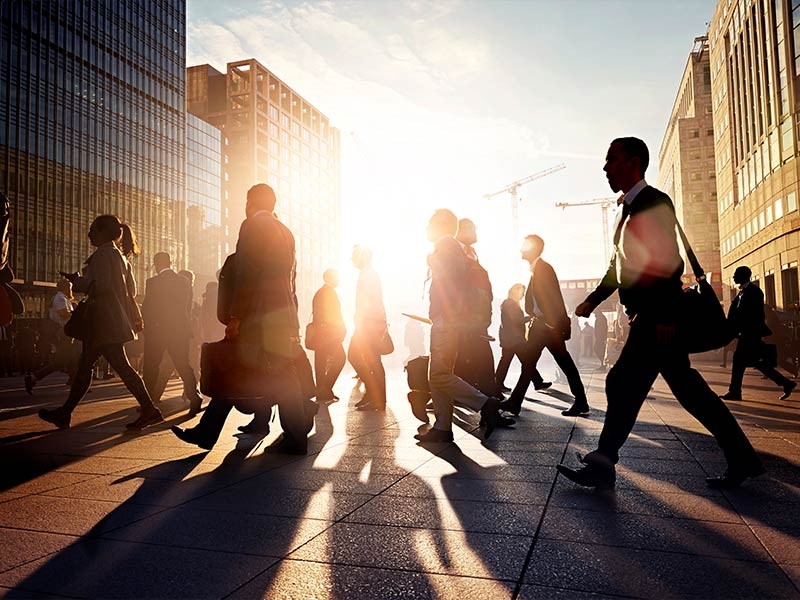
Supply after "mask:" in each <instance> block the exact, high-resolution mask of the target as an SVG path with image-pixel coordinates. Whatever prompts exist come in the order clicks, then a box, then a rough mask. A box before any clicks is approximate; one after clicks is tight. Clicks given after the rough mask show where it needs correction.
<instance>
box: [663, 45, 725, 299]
mask: <svg viewBox="0 0 800 600" xmlns="http://www.w3.org/2000/svg"><path fill="white" fill-rule="evenodd" d="M710 71H711V69H710V61H709V53H708V39H707V38H706V37H699V38H696V39H695V43H694V48H693V49H692V52H691V53H690V54H689V59H688V60H687V62H686V68H685V69H684V71H683V76H682V77H681V81H680V85H679V86H678V94H677V96H676V98H675V104H674V105H673V107H672V114H671V115H670V118H669V123H668V124H667V130H666V132H665V133H664V139H663V141H662V142H661V150H660V151H659V153H658V183H657V184H656V187H658V188H659V189H661V190H663V191H664V192H666V193H667V194H669V196H670V198H672V200H673V202H674V203H675V213H676V215H677V216H678V220H679V221H680V223H681V225H682V226H683V229H684V231H685V232H686V236H687V237H688V238H689V241H690V242H691V244H692V248H693V249H694V251H695V254H697V258H698V260H699V261H700V265H701V266H702V267H703V269H704V270H705V272H706V274H707V275H708V277H709V281H710V282H711V285H712V286H713V287H714V289H715V291H716V292H717V294H718V295H719V296H720V298H721V297H722V268H721V264H720V250H719V247H720V242H719V239H720V238H719V225H718V221H717V216H718V209H717V174H716V167H715V161H714V125H713V119H712V109H711V72H710ZM684 254H685V253H684ZM685 264H686V271H685V273H686V276H685V277H684V279H685V280H686V281H687V282H692V283H693V282H694V277H693V273H692V268H691V266H690V265H689V263H688V262H685Z"/></svg>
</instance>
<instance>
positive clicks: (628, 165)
mask: <svg viewBox="0 0 800 600" xmlns="http://www.w3.org/2000/svg"><path fill="white" fill-rule="evenodd" d="M649 160H650V155H649V152H648V150H647V146H646V145H645V143H644V142H643V141H641V140H640V139H637V138H630V137H629V138H619V139H616V140H614V141H613V142H611V146H610V148H609V149H608V154H607V155H606V163H605V166H604V167H603V170H604V171H605V172H606V177H607V178H608V183H609V185H610V187H611V189H612V190H614V191H615V192H619V191H621V192H623V194H624V195H623V196H622V198H621V203H622V213H621V217H620V220H619V221H618V223H617V227H616V232H615V234H614V257H613V258H612V260H611V265H610V266H609V269H608V271H607V272H606V274H605V276H604V277H603V279H602V281H601V282H600V284H599V285H598V287H597V289H595V290H594V291H593V292H592V293H591V294H589V296H588V297H587V298H586V300H584V301H583V302H582V303H581V304H580V305H578V307H577V308H576V309H575V312H576V313H577V314H578V315H579V316H582V317H588V316H589V315H590V314H591V313H592V311H593V310H594V309H595V308H597V307H598V306H599V305H600V304H601V303H602V302H603V301H604V300H605V299H606V298H608V297H609V296H611V294H612V293H613V292H614V291H615V290H618V291H619V299H620V302H622V304H623V305H624V306H625V310H626V312H627V314H628V315H629V316H630V318H631V321H630V332H629V334H628V338H627V341H626V343H625V346H624V348H623V349H622V352H621V354H620V357H619V359H618V360H617V362H616V364H615V365H614V366H613V367H612V368H611V370H610V371H609V373H608V376H607V378H606V396H607V398H608V408H607V410H606V416H605V421H604V423H603V430H602V432H601V434H600V440H599V443H598V447H597V450H595V451H593V452H591V453H589V454H588V455H586V456H585V457H583V458H582V459H581V462H582V463H583V466H582V467H581V468H579V469H577V470H575V469H572V468H570V467H567V466H566V465H559V466H558V470H559V472H560V473H562V474H563V475H565V476H566V477H567V478H568V479H570V480H572V481H574V482H576V483H578V484H580V485H584V486H588V487H610V486H613V485H614V482H615V480H616V468H615V465H616V464H617V462H618V461H619V451H620V448H622V446H623V444H624V443H625V441H626V440H627V439H628V436H629V435H630V433H631V430H632V429H633V426H634V424H635V423H636V418H637V416H638V414H639V410H640V409H641V407H642V404H643V403H644V400H645V398H646V397H647V394H648V392H649V391H650V388H651V387H652V385H653V382H654V381H655V379H656V377H657V376H658V375H659V374H661V376H662V377H663V378H664V380H665V381H666V382H667V385H668V386H669V387H670V389H671V390H672V393H673V394H675V397H676V399H677V400H678V402H679V403H680V404H681V406H683V407H684V408H685V409H686V410H687V411H688V412H689V413H690V414H691V415H692V416H693V417H695V418H696V419H697V420H698V421H700V423H701V424H702V425H703V426H704V427H705V428H706V429H708V430H709V431H710V432H711V434H712V435H713V436H714V438H715V439H716V440H717V443H718V444H719V445H720V447H721V448H722V451H723V452H724V454H725V458H726V459H727V461H728V469H727V470H726V472H725V474H724V475H723V476H721V477H712V478H709V479H708V480H707V481H708V483H709V485H711V486H713V487H722V488H733V487H737V486H738V485H740V484H741V483H742V482H743V481H744V480H746V479H747V478H749V477H755V476H757V475H760V474H761V473H763V472H764V467H763V466H762V464H761V460H760V459H759V457H758V455H757V454H756V452H755V450H753V447H752V445H751V444H750V442H749V441H748V439H747V437H746V436H745V435H744V433H743V432H742V429H741V427H739V424H738V423H737V422H736V419H735V418H734V417H733V415H732V414H731V412H730V411H729V410H728V408H727V406H725V403H724V402H723V401H722V400H720V398H719V396H717V394H715V393H714V391H713V390H712V389H711V388H710V387H709V386H708V384H707V383H706V382H705V381H704V380H703V378H702V376H701V375H700V373H698V372H697V371H695V370H694V369H692V366H691V364H690V362H689V356H688V352H687V350H686V348H685V346H684V345H683V344H681V342H680V338H679V337H678V336H677V323H678V321H679V319H680V316H681V315H680V306H681V294H682V293H683V292H682V281H681V275H682V274H683V269H684V265H683V260H681V256H680V253H679V251H678V240H677V235H676V232H675V226H676V223H677V222H676V218H675V208H674V206H673V205H672V200H670V198H669V196H667V195H666V194H664V193H663V192H661V191H659V190H657V189H655V188H653V187H651V186H649V185H648V184H647V182H645V180H644V174H645V171H646V170H647V165H648V163H649Z"/></svg>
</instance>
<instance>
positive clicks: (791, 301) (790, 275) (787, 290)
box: [781, 263, 800, 308]
mask: <svg viewBox="0 0 800 600" xmlns="http://www.w3.org/2000/svg"><path fill="white" fill-rule="evenodd" d="M781 285H782V287H783V307H784V308H797V304H798V301H799V300H800V285H798V280H797V263H790V264H789V265H787V266H786V267H785V268H784V269H783V270H782V271H781Z"/></svg>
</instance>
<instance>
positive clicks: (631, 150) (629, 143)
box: [611, 137, 650, 175]
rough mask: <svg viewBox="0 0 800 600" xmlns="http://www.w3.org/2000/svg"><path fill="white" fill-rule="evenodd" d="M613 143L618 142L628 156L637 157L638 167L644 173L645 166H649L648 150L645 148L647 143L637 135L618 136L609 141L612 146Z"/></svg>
mask: <svg viewBox="0 0 800 600" xmlns="http://www.w3.org/2000/svg"><path fill="white" fill-rule="evenodd" d="M614 144H619V145H620V147H621V148H622V151H623V152H624V153H625V155H626V156H628V157H629V158H638V159H639V169H640V170H641V172H642V175H644V172H645V171H647V167H648V166H650V151H649V150H648V149H647V144H645V143H644V141H642V140H640V139H639V138H637V137H620V138H617V139H615V140H614V141H613V142H611V145H612V146H613V145H614Z"/></svg>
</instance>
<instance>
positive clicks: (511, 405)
mask: <svg viewBox="0 0 800 600" xmlns="http://www.w3.org/2000/svg"><path fill="white" fill-rule="evenodd" d="M498 408H499V409H500V410H501V411H503V412H507V413H511V414H512V415H514V416H515V417H518V416H519V413H520V411H522V404H521V403H519V402H514V401H512V400H503V401H502V402H500V406H499V407H498Z"/></svg>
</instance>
